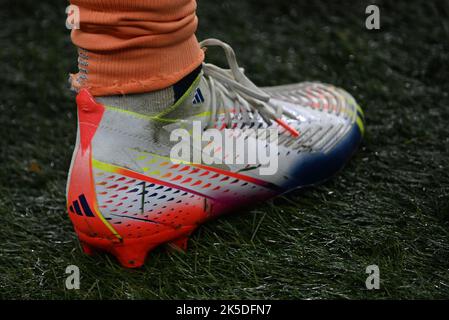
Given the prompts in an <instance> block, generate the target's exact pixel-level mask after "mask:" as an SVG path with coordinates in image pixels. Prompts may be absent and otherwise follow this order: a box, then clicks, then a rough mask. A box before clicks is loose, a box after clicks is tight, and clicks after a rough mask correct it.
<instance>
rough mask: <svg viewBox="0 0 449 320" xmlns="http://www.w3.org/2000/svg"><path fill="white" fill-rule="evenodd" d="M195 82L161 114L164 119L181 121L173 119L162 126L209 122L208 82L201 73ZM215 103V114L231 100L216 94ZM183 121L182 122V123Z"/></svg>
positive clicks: (210, 100) (229, 103)
mask: <svg viewBox="0 0 449 320" xmlns="http://www.w3.org/2000/svg"><path fill="white" fill-rule="evenodd" d="M196 82H197V84H194V85H193V87H191V88H190V89H189V91H187V93H186V94H185V96H183V97H181V98H180V99H179V100H178V102H177V103H176V104H175V106H173V107H170V108H168V112H167V113H165V114H164V115H163V116H162V118H164V119H170V120H183V121H174V122H173V123H172V124H169V125H167V126H165V127H164V128H166V129H169V130H170V129H173V128H176V127H180V126H188V125H187V123H189V122H193V121H201V124H202V126H203V127H204V126H206V125H207V124H208V123H209V120H210V115H211V110H212V108H211V107H212V106H211V103H212V98H211V92H210V88H209V83H208V82H207V81H206V79H205V78H204V76H203V75H202V74H201V75H200V77H199V79H198V80H197V81H196ZM218 99H221V100H223V99H225V101H218ZM215 103H217V105H218V107H217V108H216V114H217V115H218V114H221V113H223V112H224V108H223V105H224V104H226V105H228V106H229V105H232V103H233V101H232V100H231V99H229V98H228V97H226V96H225V97H221V96H220V95H218V96H217V97H216V102H215ZM183 122H184V124H182V123H183Z"/></svg>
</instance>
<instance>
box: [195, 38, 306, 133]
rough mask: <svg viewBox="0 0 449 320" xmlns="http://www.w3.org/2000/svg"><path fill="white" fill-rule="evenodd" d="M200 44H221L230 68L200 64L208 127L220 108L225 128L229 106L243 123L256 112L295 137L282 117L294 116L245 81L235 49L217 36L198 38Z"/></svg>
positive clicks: (205, 46) (213, 121)
mask: <svg viewBox="0 0 449 320" xmlns="http://www.w3.org/2000/svg"><path fill="white" fill-rule="evenodd" d="M200 46H201V47H202V48H207V47H213V46H217V47H221V48H222V49H223V50H224V52H225V54H226V59H227V62H228V64H229V67H230V69H229V70H226V69H222V68H219V67H217V66H215V65H213V64H210V63H203V72H204V78H205V79H206V81H208V84H209V88H210V94H211V103H210V106H211V117H210V120H209V124H208V127H213V126H214V124H215V122H216V121H217V110H219V109H220V107H221V108H222V109H223V110H224V114H225V119H226V125H227V127H230V126H231V124H232V119H231V113H232V112H233V110H232V109H235V113H236V114H241V116H242V120H243V121H244V123H246V124H250V123H251V117H250V115H249V114H250V113H251V114H253V119H257V115H260V117H261V118H262V119H263V120H264V121H265V122H266V123H267V125H269V126H270V125H271V124H272V120H274V121H275V122H277V123H278V124H279V125H280V126H282V127H283V128H284V129H286V130H287V131H288V132H289V133H290V134H291V135H293V136H295V137H297V136H299V133H298V131H296V130H295V129H294V128H292V127H291V126H290V125H289V124H287V123H286V122H285V121H283V120H282V115H285V116H287V117H289V118H292V119H294V118H295V116H294V115H293V114H291V113H290V112H288V111H287V110H285V109H284V108H283V107H282V106H281V105H279V106H277V107H275V106H273V105H272V104H270V102H269V101H270V96H269V95H268V94H267V93H265V92H264V91H263V90H261V89H260V88H258V87H257V86H256V85H255V84H254V83H253V82H252V81H251V80H249V79H248V77H247V76H246V75H245V74H244V71H243V69H241V68H240V67H239V65H238V63H237V59H236V56H235V52H234V50H233V49H232V48H231V46H230V45H228V44H226V43H224V42H222V41H220V40H217V39H207V40H204V41H202V42H201V43H200ZM225 96H227V97H228V98H230V99H231V100H232V101H234V106H233V107H231V106H229V105H227V104H226V103H221V102H222V101H224V100H225V99H224V97H225ZM218 103H220V105H218Z"/></svg>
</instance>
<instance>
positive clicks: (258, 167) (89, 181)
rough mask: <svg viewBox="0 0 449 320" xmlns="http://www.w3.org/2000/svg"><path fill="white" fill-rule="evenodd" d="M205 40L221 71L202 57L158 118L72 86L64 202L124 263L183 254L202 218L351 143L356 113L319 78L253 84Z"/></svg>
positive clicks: (296, 182)
mask: <svg viewBox="0 0 449 320" xmlns="http://www.w3.org/2000/svg"><path fill="white" fill-rule="evenodd" d="M202 46H203V47H205V48H206V47H212V46H218V47H221V48H222V49H223V50H224V52H225V54H226V57H227V60H228V63H229V66H230V69H222V68H219V67H217V66H215V65H211V64H208V63H204V64H203V68H202V72H201V73H200V75H199V76H198V77H197V78H196V80H195V81H194V82H193V83H192V85H191V86H190V88H189V89H188V90H187V91H186V93H185V94H184V95H183V96H182V97H181V98H180V99H179V100H178V101H177V102H176V103H175V104H174V105H172V106H171V107H168V108H166V109H164V111H162V112H160V113H157V114H152V115H148V114H141V113H136V112H132V111H129V110H128V109H123V108H121V107H120V106H119V105H107V104H105V103H100V102H101V101H103V100H102V99H101V98H97V99H95V98H94V97H92V95H91V94H90V93H89V92H88V91H87V90H86V89H83V90H81V91H80V92H79V94H78V96H77V99H76V100H77V105H78V135H77V142H76V146H75V151H74V155H73V160H72V165H71V169H70V173H69V178H68V187H67V206H68V212H69V216H70V218H71V220H72V222H73V225H74V228H75V230H76V233H77V235H78V237H79V239H80V242H81V245H82V247H83V249H84V251H85V252H86V253H87V254H91V253H93V252H94V251H96V250H102V251H107V252H109V253H112V254H113V255H114V256H116V257H117V259H118V260H119V262H120V263H121V264H122V265H123V266H125V267H131V268H132V267H140V266H142V264H143V263H144V261H145V258H146V255H147V253H148V252H149V251H151V250H152V249H154V248H155V247H157V246H158V245H160V244H163V243H168V244H170V245H171V246H172V247H175V248H180V249H183V250H184V249H185V248H186V246H187V239H188V238H189V236H190V235H191V234H192V233H193V232H194V230H195V229H196V228H197V227H198V226H199V225H200V224H202V223H203V222H205V221H207V220H209V219H212V218H214V217H217V216H218V215H220V214H223V213H226V212H229V211H232V210H235V209H237V208H240V207H242V206H246V205H249V204H254V203H258V202H261V201H263V200H266V199H269V198H272V197H274V196H276V195H279V194H282V193H285V192H287V191H289V190H292V189H295V188H300V187H304V186H309V185H314V184H316V183H319V182H321V181H323V180H326V179H328V178H329V177H331V176H332V175H334V174H335V173H336V172H337V171H338V170H340V169H341V168H342V167H343V166H344V164H345V163H346V162H347V161H348V159H349V158H350V156H351V155H352V154H353V153H354V152H355V150H356V149H357V146H358V144H359V143H360V141H361V139H362V136H363V131H364V124H363V113H362V110H361V109H360V107H359V106H358V105H357V103H356V102H355V100H354V99H353V98H352V97H351V96H350V95H349V94H348V93H346V92H345V91H343V90H341V89H338V88H335V87H333V86H330V85H325V84H321V83H300V84H295V85H287V86H280V87H271V88H258V87H257V86H256V85H254V84H253V83H252V82H251V81H250V80H249V79H248V78H247V77H246V75H245V74H244V71H243V69H241V68H240V67H239V66H238V64H237V62H236V58H235V54H234V51H233V50H232V48H231V47H230V46H229V45H227V44H225V43H222V42H221V41H219V40H215V39H209V40H206V41H204V42H202ZM229 141H233V145H232V146H231V147H229V146H228V144H227V143H228V142H229Z"/></svg>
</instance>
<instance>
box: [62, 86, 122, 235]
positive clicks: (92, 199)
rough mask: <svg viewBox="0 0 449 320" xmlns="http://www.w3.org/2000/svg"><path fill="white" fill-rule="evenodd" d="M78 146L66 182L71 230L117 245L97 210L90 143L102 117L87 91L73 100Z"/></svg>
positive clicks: (102, 110)
mask: <svg viewBox="0 0 449 320" xmlns="http://www.w3.org/2000/svg"><path fill="white" fill-rule="evenodd" d="M76 100H77V104H78V125H79V135H80V136H79V140H80V144H79V146H76V148H77V150H76V151H75V157H74V160H73V161H74V162H73V164H72V168H71V174H70V180H69V182H68V184H69V187H68V194H67V207H68V211H69V217H70V219H71V220H72V223H73V225H74V226H75V229H76V230H77V232H78V234H79V233H84V234H86V235H89V236H90V237H94V238H95V237H101V238H105V239H109V240H110V241H114V242H117V241H121V237H120V235H119V234H118V233H117V232H116V231H115V229H114V228H113V227H112V226H111V225H109V224H108V222H107V221H106V220H105V219H104V218H103V216H102V215H101V213H100V212H99V210H98V208H97V201H96V195H95V187H94V180H93V176H92V161H91V160H92V144H91V142H92V139H93V137H94V135H95V132H96V130H97V128H98V125H99V123H100V121H101V119H102V117H103V113H104V107H103V106H102V105H101V104H98V103H96V102H95V100H94V98H93V97H92V95H91V94H90V93H89V92H88V91H87V90H82V91H81V92H80V93H79V95H78V96H77V99H76Z"/></svg>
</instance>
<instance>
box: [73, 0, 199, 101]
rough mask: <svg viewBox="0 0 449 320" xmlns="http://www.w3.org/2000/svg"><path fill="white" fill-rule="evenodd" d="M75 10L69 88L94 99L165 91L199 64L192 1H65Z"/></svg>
mask: <svg viewBox="0 0 449 320" xmlns="http://www.w3.org/2000/svg"><path fill="white" fill-rule="evenodd" d="M71 3H72V4H73V5H76V6H78V7H79V9H80V22H81V23H80V29H79V30H73V31H72V41H73V43H74V44H75V45H76V46H78V48H79V59H78V62H79V72H78V73H77V74H73V75H71V82H72V86H73V88H75V89H76V90H79V89H81V88H87V89H89V91H90V92H91V93H92V94H93V95H94V96H100V95H117V94H130V93H142V92H148V91H155V90H159V89H163V88H166V87H169V86H171V85H173V84H174V83H176V82H177V81H179V80H180V79H182V78H183V77H185V76H186V75H188V74H189V73H190V72H192V71H193V70H194V69H195V68H197V67H198V66H199V65H200V64H201V63H202V61H203V59H204V53H203V51H202V50H201V49H200V47H199V44H198V41H197V39H196V37H195V34H194V33H195V31H196V28H197V25H198V19H197V17H196V1H195V0H151V1H142V0H126V1H125V0H71Z"/></svg>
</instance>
